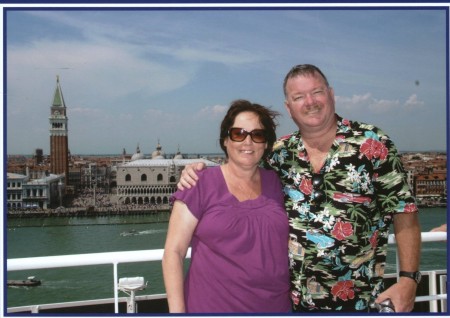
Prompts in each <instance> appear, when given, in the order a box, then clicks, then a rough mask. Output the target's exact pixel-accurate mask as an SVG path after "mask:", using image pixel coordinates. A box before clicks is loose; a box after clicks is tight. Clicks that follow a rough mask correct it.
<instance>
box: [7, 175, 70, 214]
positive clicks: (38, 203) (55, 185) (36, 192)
mask: <svg viewBox="0 0 450 318" xmlns="http://www.w3.org/2000/svg"><path fill="white" fill-rule="evenodd" d="M63 181H64V175H55V174H48V173H44V174H43V175H42V176H41V177H40V178H37V179H30V177H29V176H28V175H22V174H17V173H7V207H8V209H44V210H46V209H47V208H49V207H51V206H57V205H58V204H59V205H61V200H62V191H63V189H64V185H63Z"/></svg>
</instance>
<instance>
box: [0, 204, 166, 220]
mask: <svg viewBox="0 0 450 318" xmlns="http://www.w3.org/2000/svg"><path fill="white" fill-rule="evenodd" d="M169 209H170V207H169V205H168V204H166V205H162V204H161V205H139V206H138V205H123V206H112V207H93V206H89V207H85V208H83V207H69V208H65V207H58V208H56V209H46V210H43V209H8V213H7V216H8V218H34V217H82V216H90V217H95V216H119V215H120V216H127V215H143V214H153V213H159V212H167V213H168V212H169Z"/></svg>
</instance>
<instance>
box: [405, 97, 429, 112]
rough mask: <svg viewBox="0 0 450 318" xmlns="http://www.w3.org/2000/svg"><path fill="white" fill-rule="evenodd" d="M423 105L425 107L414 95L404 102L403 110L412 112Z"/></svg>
mask: <svg viewBox="0 0 450 318" xmlns="http://www.w3.org/2000/svg"><path fill="white" fill-rule="evenodd" d="M424 105H425V102H424V101H421V100H419V99H418V97H417V95H416V94H412V95H411V96H409V98H408V100H407V101H406V102H405V109H407V110H413V109H417V108H422V107H423V106H424Z"/></svg>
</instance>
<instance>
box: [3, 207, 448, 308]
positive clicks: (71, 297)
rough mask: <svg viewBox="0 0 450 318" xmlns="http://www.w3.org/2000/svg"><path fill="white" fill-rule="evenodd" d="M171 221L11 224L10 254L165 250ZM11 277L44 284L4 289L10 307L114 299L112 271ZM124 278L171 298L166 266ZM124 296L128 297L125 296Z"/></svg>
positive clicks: (437, 262) (440, 258) (125, 271)
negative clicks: (138, 280)
mask: <svg viewBox="0 0 450 318" xmlns="http://www.w3.org/2000/svg"><path fill="white" fill-rule="evenodd" d="M168 215H169V214H168V213H167V212H159V213H155V214H152V215H134V216H109V217H107V216H105V217H73V218H64V217H58V218H30V219H26V218H22V219H10V220H8V221H7V226H6V228H5V229H4V231H5V232H6V233H5V239H6V242H5V245H4V249H5V250H4V254H5V256H6V257H7V258H8V259H10V258H22V257H37V256H54V255H69V254H85V253H99V252H116V251H133V250H148V249H160V248H163V247H164V242H165V238H166V234H167V225H168V223H167V220H168ZM420 220H421V226H422V231H429V230H431V229H432V228H433V227H436V226H439V225H441V224H442V223H446V220H447V218H446V209H445V208H430V209H421V213H420ZM5 265H6V264H5ZM444 268H447V244H446V243H443V242H435V243H425V244H424V245H423V251H422V261H421V270H431V269H444ZM5 271H6V269H5ZM394 271H395V247H394V246H390V247H389V252H388V265H387V272H394ZM5 274H6V275H7V279H24V278H26V277H28V276H36V277H37V278H38V279H40V280H41V281H42V285H40V286H37V287H28V288H27V287H4V288H5V290H4V291H5V294H6V299H5V300H6V305H7V307H16V306H25V305H37V304H47V303H56V302H68V301H77V300H90V299H103V298H112V297H114V290H113V267H112V265H101V266H85V267H70V268H61V269H59V268H56V269H45V270H33V271H16V272H9V273H6V272H5ZM118 274H119V275H118V277H119V278H121V277H135V276H143V277H144V278H145V280H146V281H147V282H148V287H147V289H146V290H144V291H141V292H138V295H145V294H157V293H164V292H165V290H164V283H163V278H162V270H161V262H151V263H149V262H146V263H135V264H122V265H120V264H119V266H118ZM5 285H6V284H5ZM119 296H125V294H123V293H121V292H120V293H119Z"/></svg>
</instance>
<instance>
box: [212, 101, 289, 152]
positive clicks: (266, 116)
mask: <svg viewBox="0 0 450 318" xmlns="http://www.w3.org/2000/svg"><path fill="white" fill-rule="evenodd" d="M242 112H252V113H255V114H256V115H257V116H258V117H259V122H260V123H261V126H262V127H263V129H264V130H265V131H266V138H267V149H266V150H265V151H264V154H263V158H265V157H266V156H267V155H268V154H269V153H270V152H271V151H272V146H273V144H274V143H275V141H276V139H277V136H276V133H275V130H276V126H277V125H278V124H277V123H276V122H275V118H276V117H277V116H279V115H280V114H279V113H278V112H276V111H273V110H271V109H269V108H267V107H265V106H262V105H259V104H254V103H251V102H249V101H247V100H244V99H238V100H235V101H234V102H232V103H231V105H230V108H229V109H228V112H227V114H226V115H225V118H224V119H223V120H222V124H221V125H220V148H222V150H223V151H224V152H225V154H226V155H227V157H228V153H227V148H226V147H225V145H224V142H225V139H226V138H227V137H228V130H229V129H230V128H232V127H233V124H234V120H235V119H236V117H237V115H239V114H240V113H242Z"/></svg>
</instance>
